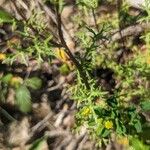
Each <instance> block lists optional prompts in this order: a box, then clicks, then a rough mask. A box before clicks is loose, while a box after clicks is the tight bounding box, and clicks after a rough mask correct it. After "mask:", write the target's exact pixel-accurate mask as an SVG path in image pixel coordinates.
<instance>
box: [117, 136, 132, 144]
mask: <svg viewBox="0 0 150 150" xmlns="http://www.w3.org/2000/svg"><path fill="white" fill-rule="evenodd" d="M117 143H118V144H120V145H124V146H128V145H129V139H128V138H127V137H119V138H118V139H117Z"/></svg>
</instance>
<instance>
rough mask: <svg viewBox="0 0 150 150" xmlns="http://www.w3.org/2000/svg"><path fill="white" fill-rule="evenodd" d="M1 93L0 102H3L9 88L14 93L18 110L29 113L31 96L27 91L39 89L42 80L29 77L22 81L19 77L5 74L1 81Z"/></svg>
mask: <svg viewBox="0 0 150 150" xmlns="http://www.w3.org/2000/svg"><path fill="white" fill-rule="evenodd" d="M0 81H1V89H0V90H1V93H0V100H1V101H3V102H5V101H6V97H7V92H8V90H9V87H11V88H13V89H14V91H15V103H16V105H17V106H18V108H19V109H20V110H21V111H22V112H24V113H27V112H30V111H31V106H32V102H31V94H30V91H29V89H28V87H30V88H31V89H33V90H37V89H40V88H41V86H42V80H41V79H39V78H38V77H31V78H28V79H26V80H24V81H23V79H22V78H21V77H17V76H13V75H12V74H10V73H9V74H6V75H4V76H3V77H2V78H1V79H0Z"/></svg>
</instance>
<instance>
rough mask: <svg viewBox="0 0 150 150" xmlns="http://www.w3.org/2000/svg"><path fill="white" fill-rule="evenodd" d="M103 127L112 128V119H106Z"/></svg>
mask: <svg viewBox="0 0 150 150" xmlns="http://www.w3.org/2000/svg"><path fill="white" fill-rule="evenodd" d="M105 128H106V129H112V128H113V122H112V121H106V122H105Z"/></svg>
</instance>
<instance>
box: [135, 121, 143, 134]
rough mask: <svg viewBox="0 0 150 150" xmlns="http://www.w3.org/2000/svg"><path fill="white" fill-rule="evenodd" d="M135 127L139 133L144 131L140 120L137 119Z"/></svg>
mask: <svg viewBox="0 0 150 150" xmlns="http://www.w3.org/2000/svg"><path fill="white" fill-rule="evenodd" d="M134 127H135V129H136V131H137V133H140V132H142V126H141V123H140V121H137V122H136V123H135V124H134Z"/></svg>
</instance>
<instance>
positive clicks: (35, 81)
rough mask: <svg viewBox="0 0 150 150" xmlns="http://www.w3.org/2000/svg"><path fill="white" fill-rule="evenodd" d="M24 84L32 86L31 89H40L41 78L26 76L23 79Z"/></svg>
mask: <svg viewBox="0 0 150 150" xmlns="http://www.w3.org/2000/svg"><path fill="white" fill-rule="evenodd" d="M25 85H26V86H28V87H30V88H32V89H33V90H37V89H40V88H41V86H42V80H41V79H39V78H38V77H32V78H28V79H27V80H26V81H25Z"/></svg>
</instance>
